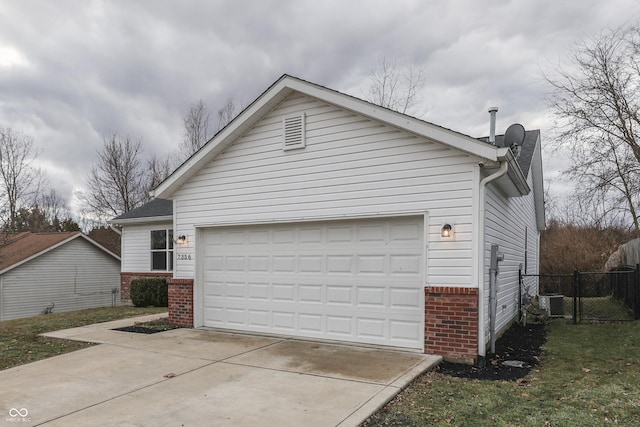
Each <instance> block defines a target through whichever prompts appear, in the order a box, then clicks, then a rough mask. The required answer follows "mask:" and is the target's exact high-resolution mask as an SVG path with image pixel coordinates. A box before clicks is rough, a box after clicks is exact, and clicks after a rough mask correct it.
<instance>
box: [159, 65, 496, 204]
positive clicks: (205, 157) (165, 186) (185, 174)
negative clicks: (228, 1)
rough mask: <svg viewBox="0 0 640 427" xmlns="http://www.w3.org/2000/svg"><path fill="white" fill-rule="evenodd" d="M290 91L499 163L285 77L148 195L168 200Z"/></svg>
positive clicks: (485, 148)
mask: <svg viewBox="0 0 640 427" xmlns="http://www.w3.org/2000/svg"><path fill="white" fill-rule="evenodd" d="M293 91H297V92H300V93H302V94H305V95H307V96H310V97H314V98H317V99H319V100H321V101H325V102H327V103H330V104H333V105H336V106H338V107H340V108H343V109H345V110H349V111H352V112H354V113H357V114H360V115H363V116H365V117H368V118H370V119H372V120H376V121H380V122H382V123H386V124H388V125H390V126H394V127H397V128H399V129H402V130H404V131H407V132H409V133H412V134H414V135H417V136H420V137H424V138H426V139H429V140H432V141H435V142H439V143H442V144H445V145H447V146H449V147H452V148H455V149H457V150H460V151H462V152H465V153H468V154H471V155H474V156H477V157H480V158H482V159H485V160H488V161H497V160H498V155H497V152H498V150H499V149H498V148H497V147H495V146H493V145H490V144H488V143H486V142H482V141H480V140H478V139H475V138H472V137H470V136H467V135H463V134H461V133H458V132H455V131H452V130H449V129H446V128H443V127H440V126H437V125H434V124H432V123H428V122H425V121H422V120H419V119H416V118H413V117H410V116H407V115H405V114H401V113H398V112H395V111H392V110H389V109H386V108H384V107H380V106H378V105H375V104H371V103H369V102H367V101H363V100H361V99H358V98H355V97H352V96H349V95H345V94H343V93H340V92H336V91H334V90H332V89H328V88H325V87H322V86H319V85H316V84H314V83H310V82H306V81H303V80H300V79H297V78H295V77H291V76H288V75H285V76H283V77H281V78H280V79H279V80H278V81H277V82H276V83H274V84H273V85H272V86H271V87H270V88H269V89H267V90H266V91H265V92H264V93H263V94H262V95H260V96H259V97H258V98H257V99H256V100H255V101H254V102H253V103H252V104H251V105H249V107H247V108H246V109H245V110H244V111H243V112H242V113H240V115H238V117H236V118H235V119H234V120H233V121H232V122H231V123H229V125H227V126H226V127H225V128H224V129H223V130H222V131H220V132H219V133H218V134H216V135H215V136H214V137H213V138H212V139H211V140H209V142H207V143H206V144H205V145H204V146H203V147H202V148H201V149H200V150H199V151H197V152H196V153H195V154H194V155H193V156H191V157H190V158H189V159H188V160H187V161H185V162H184V163H183V164H182V165H180V167H178V169H176V171H175V172H174V173H173V174H172V175H171V176H169V177H168V178H167V179H166V180H165V181H164V182H162V183H161V184H160V185H159V186H158V187H157V188H156V189H155V190H154V191H152V192H151V196H152V197H158V198H163V199H170V198H171V196H172V194H173V192H174V191H175V190H176V189H177V188H179V187H180V186H181V185H182V184H183V183H184V182H185V181H186V180H187V179H189V177H191V176H192V175H193V174H195V173H196V172H197V171H198V170H199V169H200V168H202V167H203V166H204V165H205V164H207V163H208V162H210V161H211V160H213V158H215V156H216V155H218V154H219V153H220V152H222V151H223V150H224V149H225V148H226V147H227V146H228V145H229V144H230V143H232V142H233V141H234V139H235V138H237V137H239V136H241V135H242V134H243V133H244V132H246V131H247V130H248V129H249V128H251V126H253V125H254V124H255V123H256V122H257V121H258V120H260V119H261V118H262V117H263V116H264V115H265V114H267V113H268V112H269V111H271V110H273V109H274V108H275V107H276V106H277V105H278V104H280V103H281V102H282V101H283V100H284V99H285V98H286V97H287V96H288V95H289V94H290V93H292V92H293Z"/></svg>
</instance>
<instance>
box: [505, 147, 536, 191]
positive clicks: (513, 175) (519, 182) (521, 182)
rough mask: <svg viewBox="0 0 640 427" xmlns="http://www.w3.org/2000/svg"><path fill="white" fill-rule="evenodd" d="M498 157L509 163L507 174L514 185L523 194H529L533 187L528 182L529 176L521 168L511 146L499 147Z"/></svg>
mask: <svg viewBox="0 0 640 427" xmlns="http://www.w3.org/2000/svg"><path fill="white" fill-rule="evenodd" d="M498 159H499V160H500V161H506V162H507V163H508V164H509V168H508V169H507V175H508V176H509V178H510V179H511V182H513V185H515V186H516V188H517V190H518V193H519V194H520V195H521V196H524V195H527V194H529V192H530V191H531V188H529V184H527V178H526V177H525V176H524V174H523V173H522V169H520V165H519V164H518V161H517V160H516V158H515V157H514V155H513V151H511V149H510V148H499V149H498Z"/></svg>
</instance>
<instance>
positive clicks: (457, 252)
mask: <svg viewBox="0 0 640 427" xmlns="http://www.w3.org/2000/svg"><path fill="white" fill-rule="evenodd" d="M302 113H304V114H305V120H306V148H305V149H304V150H291V151H283V150H282V119H283V118H284V117H288V116H290V115H294V114H302ZM476 165H477V159H476V158H473V157H471V156H467V155H465V154H463V153H461V152H460V151H457V150H453V149H450V148H448V147H446V146H444V145H442V144H440V143H436V142H432V141H429V140H426V139H424V138H419V137H416V136H414V135H412V134H409V133H406V132H402V131H399V130H397V129H395V128H392V127H390V126H386V125H383V124H381V123H379V122H375V121H372V120H369V119H367V118H365V117H362V116H359V115H357V114H354V113H352V112H349V111H346V110H342V109H339V108H337V107H335V106H332V105H329V104H326V103H323V102H320V101H318V100H315V99H313V98H310V97H307V96H303V95H300V94H297V93H294V94H292V95H290V96H289V97H288V98H287V99H286V100H285V101H283V102H282V103H281V104H280V105H279V106H278V107H277V108H276V109H275V110H274V111H272V112H271V113H269V114H267V115H266V116H265V117H264V119H263V120H261V121H260V122H258V123H257V124H256V125H254V126H253V128H252V129H250V130H249V131H248V132H247V133H246V134H245V135H244V136H242V137H240V138H238V139H237V140H236V141H235V142H234V143H232V144H231V145H230V146H229V147H228V148H227V149H226V150H225V151H224V152H223V153H222V154H220V155H218V157H216V159H215V160H214V161H212V162H211V163H210V164H209V165H207V166H205V167H204V168H202V169H201V170H200V171H198V172H197V173H196V174H195V175H194V176H192V177H191V178H190V179H189V181H188V182H186V183H185V184H184V185H183V186H182V187H181V188H180V189H179V190H178V191H177V192H176V194H175V200H176V204H175V206H176V227H175V234H176V235H180V234H186V235H187V240H188V242H189V243H188V245H187V246H186V247H179V248H177V249H176V250H177V253H178V254H180V253H181V251H183V252H190V253H194V250H195V249H194V248H195V246H194V245H195V243H194V241H195V228H194V226H195V227H198V226H207V225H220V224H225V225H233V224H252V223H260V222H273V221H275V222H287V221H305V220H310V219H313V220H321V219H336V218H340V217H347V218H353V217H358V216H372V215H373V216H392V215H396V214H402V213H407V212H413V213H418V212H427V211H428V212H429V226H428V228H427V234H428V242H427V243H428V247H429V251H428V262H429V264H428V276H427V281H428V282H429V283H428V284H433V285H447V286H473V280H472V275H473V273H472V228H473V227H472V221H473V215H474V212H475V210H474V206H473V200H474V194H473V193H474V166H476ZM445 222H450V223H454V224H455V225H456V229H455V233H456V234H455V238H454V240H453V241H447V242H444V241H442V239H441V238H440V226H441V225H442V224H443V223H445ZM193 269H194V262H193V260H191V261H189V260H185V261H183V260H178V261H177V263H176V268H175V270H176V277H184V278H192V277H193V274H194V273H193Z"/></svg>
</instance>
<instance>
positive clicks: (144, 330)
mask: <svg viewBox="0 0 640 427" xmlns="http://www.w3.org/2000/svg"><path fill="white" fill-rule="evenodd" d="M177 328H179V326H176V325H172V324H171V323H169V321H168V320H167V319H159V320H153V321H151V322H146V323H136V324H135V325H133V326H125V327H122V328H115V329H113V330H114V331H122V332H134V333H136V334H155V333H158V332H164V331H170V330H172V329H177Z"/></svg>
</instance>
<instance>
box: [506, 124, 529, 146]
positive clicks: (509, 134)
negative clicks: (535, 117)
mask: <svg viewBox="0 0 640 427" xmlns="http://www.w3.org/2000/svg"><path fill="white" fill-rule="evenodd" d="M524 135H525V132H524V126H522V125H521V124H520V123H514V124H512V125H511V126H509V127H508V128H507V131H506V132H505V133H504V142H503V144H504V145H503V146H504V147H513V146H514V145H515V146H518V147H519V146H521V145H522V143H523V142H524Z"/></svg>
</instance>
